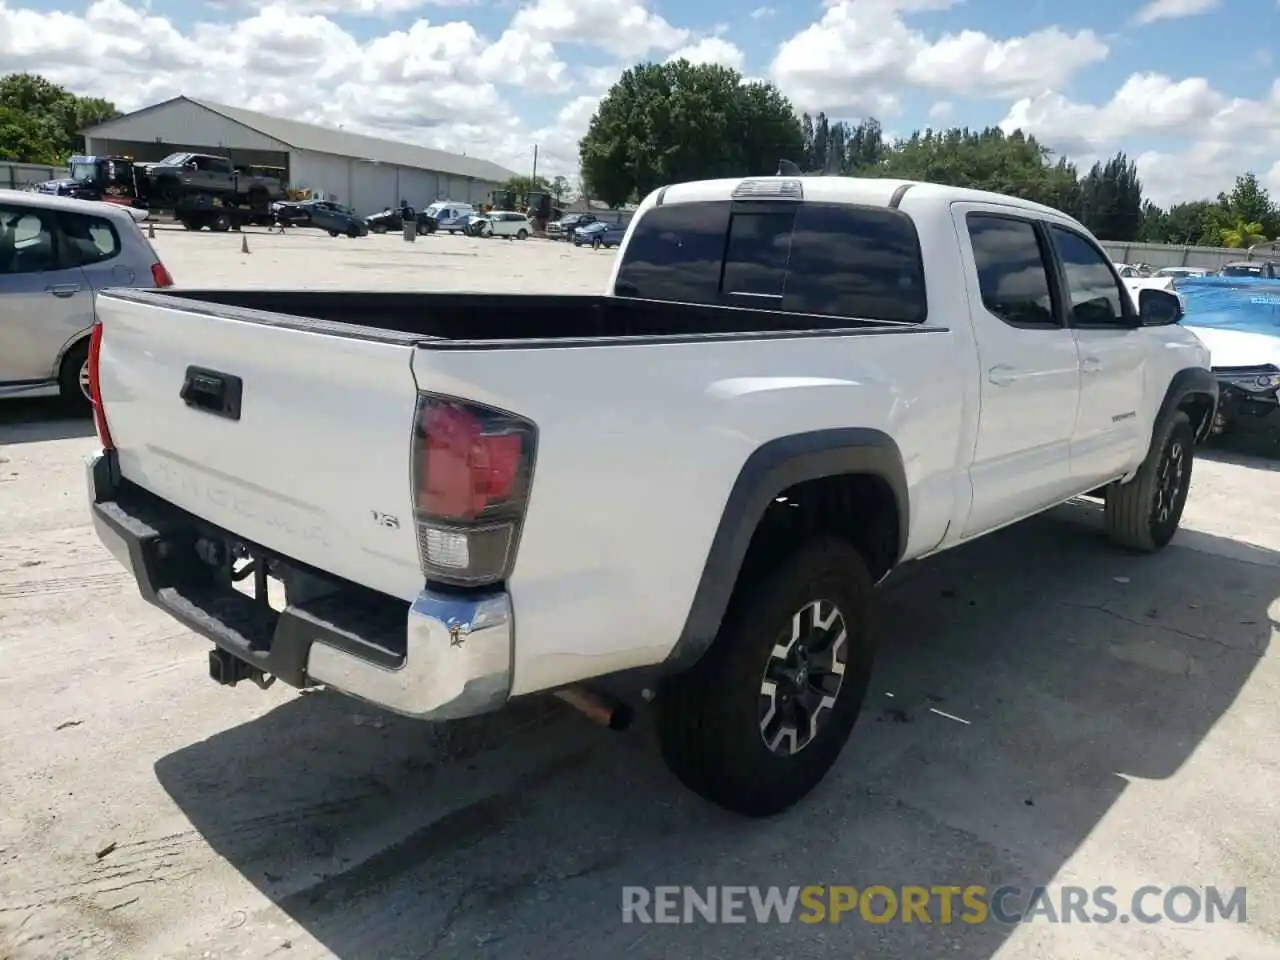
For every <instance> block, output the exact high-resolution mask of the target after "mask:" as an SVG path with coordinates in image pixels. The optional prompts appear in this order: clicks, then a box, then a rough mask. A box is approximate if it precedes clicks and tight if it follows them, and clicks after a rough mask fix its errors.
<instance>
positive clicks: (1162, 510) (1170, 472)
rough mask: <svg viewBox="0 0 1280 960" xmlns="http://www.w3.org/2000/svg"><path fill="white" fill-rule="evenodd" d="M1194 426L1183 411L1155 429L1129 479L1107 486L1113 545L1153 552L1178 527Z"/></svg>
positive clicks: (1109, 532) (1184, 501)
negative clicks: (1144, 454) (1149, 444)
mask: <svg viewBox="0 0 1280 960" xmlns="http://www.w3.org/2000/svg"><path fill="white" fill-rule="evenodd" d="M1195 442H1196V437H1195V430H1194V429H1192V427H1191V419H1190V418H1189V417H1188V416H1187V415H1186V414H1185V413H1183V412H1182V411H1181V410H1178V411H1176V412H1174V413H1173V414H1172V415H1171V416H1169V417H1166V418H1165V419H1164V420H1163V421H1161V423H1160V424H1159V425H1158V426H1157V427H1156V433H1155V436H1154V437H1153V438H1152V442H1151V449H1150V451H1149V452H1148V453H1147V459H1146V460H1144V461H1143V462H1142V466H1141V467H1139V468H1138V472H1137V474H1136V475H1135V476H1134V478H1133V479H1132V480H1130V481H1129V482H1128V483H1115V484H1112V485H1111V486H1110V487H1109V488H1108V489H1107V505H1106V514H1105V517H1106V528H1107V536H1108V537H1110V538H1111V541H1112V542H1113V543H1115V544H1116V545H1117V546H1121V547H1125V548H1126V549H1129V550H1137V551H1139V552H1141V553H1152V552H1154V551H1156V550H1159V549H1160V548H1161V547H1163V546H1165V545H1166V544H1167V543H1168V542H1169V541H1170V540H1172V539H1173V535H1174V534H1175V533H1176V532H1177V530H1178V524H1179V523H1180V522H1181V520H1182V510H1183V508H1184V507H1185V506H1186V504H1187V494H1188V493H1189V492H1190V490H1191V464H1192V461H1193V460H1194V459H1195Z"/></svg>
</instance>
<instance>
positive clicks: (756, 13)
mask: <svg viewBox="0 0 1280 960" xmlns="http://www.w3.org/2000/svg"><path fill="white" fill-rule="evenodd" d="M1278 2H1280V0H1278ZM775 13H777V11H776V10H774V9H773V7H756V8H755V9H754V10H752V11H751V19H752V20H763V19H764V18H765V17H772V16H773V15H774V14H775Z"/></svg>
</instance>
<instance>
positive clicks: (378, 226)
mask: <svg viewBox="0 0 1280 960" xmlns="http://www.w3.org/2000/svg"><path fill="white" fill-rule="evenodd" d="M371 229H372V230H373V232H374V233H386V232H387V225H386V224H385V223H375V224H374V225H373V226H372V227H371Z"/></svg>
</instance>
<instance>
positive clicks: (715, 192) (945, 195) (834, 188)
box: [661, 176, 1069, 219]
mask: <svg viewBox="0 0 1280 960" xmlns="http://www.w3.org/2000/svg"><path fill="white" fill-rule="evenodd" d="M747 181H750V182H751V183H753V184H761V185H764V184H769V183H782V182H786V181H789V182H792V183H799V184H800V186H801V189H802V190H803V191H804V198H805V199H806V200H815V201H823V202H826V203H860V204H868V205H872V206H888V204H889V201H890V200H891V199H892V197H893V195H894V193H896V192H897V191H898V190H899V189H901V188H903V187H909V188H910V189H911V196H912V200H913V201H919V200H925V201H933V202H936V203H939V204H946V203H955V202H959V201H969V202H973V203H999V204H1001V205H1003V206H1006V207H1015V208H1018V209H1022V210H1027V211H1029V212H1034V213H1038V214H1046V213H1047V214H1053V215H1054V216H1056V217H1063V216H1066V214H1064V213H1063V212H1062V211H1061V210H1055V209H1054V208H1052V207H1049V206H1046V205H1044V204H1042V203H1036V202H1034V201H1032V200H1022V199H1020V198H1018V197H1010V196H1007V195H1005V194H1000V193H991V192H989V191H986V190H969V189H967V188H965V187H951V186H947V185H945V184H941V183H929V182H927V181H923V180H889V179H885V178H883V177H786V176H783V177H776V176H769V177H732V178H727V179H722V180H695V181H693V182H691V183H677V184H673V185H671V186H669V187H663V188H661V190H662V191H663V193H662V202H663V203H690V202H697V201H699V200H728V199H729V198H730V197H731V196H732V195H733V191H734V190H736V189H737V188H738V187H739V186H740V185H742V184H743V183H745V182H747ZM1068 219H1069V218H1068Z"/></svg>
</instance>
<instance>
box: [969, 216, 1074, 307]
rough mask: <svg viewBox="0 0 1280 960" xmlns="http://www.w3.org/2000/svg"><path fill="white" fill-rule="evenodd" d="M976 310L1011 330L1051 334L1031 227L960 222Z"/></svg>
mask: <svg viewBox="0 0 1280 960" xmlns="http://www.w3.org/2000/svg"><path fill="white" fill-rule="evenodd" d="M965 224H966V226H967V228H968V231H969V242H970V244H971V245H972V247H973V260H974V265H975V266H976V267H977V270H978V289H979V290H980V291H981V292H982V305H983V306H984V307H986V308H987V311H988V312H989V313H992V314H994V315H995V316H996V317H999V318H1000V319H1001V320H1003V321H1004V322H1005V323H1007V324H1009V325H1010V326H1014V327H1028V328H1033V329H1045V330H1049V329H1057V328H1058V327H1059V323H1058V320H1057V311H1056V309H1055V304H1054V296H1053V285H1052V284H1051V283H1050V281H1049V277H1050V274H1049V268H1048V267H1047V266H1046V265H1045V263H1046V261H1045V256H1044V250H1043V249H1042V248H1041V244H1040V238H1039V235H1038V234H1037V232H1036V228H1035V225H1034V224H1032V223H1031V222H1030V221H1028V220H1019V219H1017V218H1015V217H1008V216H1001V215H997V214H986V213H971V214H969V215H968V216H966V217H965Z"/></svg>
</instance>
